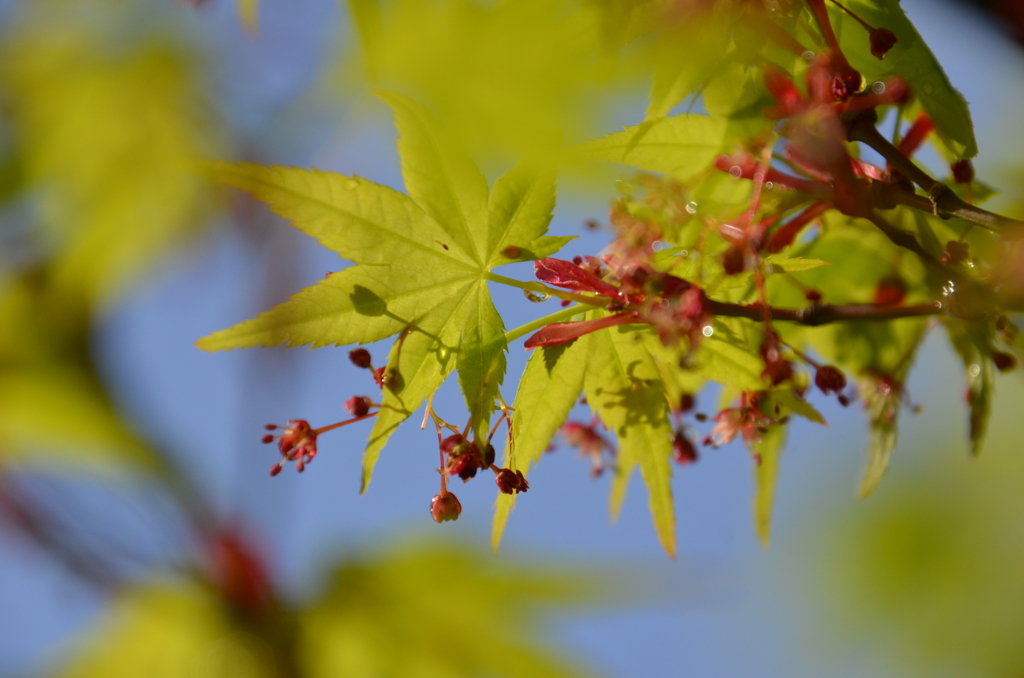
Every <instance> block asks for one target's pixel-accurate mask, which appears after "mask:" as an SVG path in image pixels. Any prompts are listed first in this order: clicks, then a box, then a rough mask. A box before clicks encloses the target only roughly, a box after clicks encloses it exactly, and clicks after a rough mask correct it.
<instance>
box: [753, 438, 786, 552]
mask: <svg viewBox="0 0 1024 678" xmlns="http://www.w3.org/2000/svg"><path fill="white" fill-rule="evenodd" d="M786 430H787V427H786V426H784V425H779V426H771V427H769V428H768V430H767V431H765V433H764V434H763V435H762V436H761V439H760V440H758V441H756V442H755V443H754V444H753V445H751V450H750V451H751V452H752V453H753V454H754V485H755V487H756V492H755V494H754V527H755V529H756V530H757V536H758V537H759V538H760V539H761V544H763V545H764V547H765V548H768V543H769V541H770V539H771V529H772V508H773V507H774V506H775V485H776V483H777V482H778V476H779V463H780V461H781V458H782V448H783V446H784V445H785V442H786Z"/></svg>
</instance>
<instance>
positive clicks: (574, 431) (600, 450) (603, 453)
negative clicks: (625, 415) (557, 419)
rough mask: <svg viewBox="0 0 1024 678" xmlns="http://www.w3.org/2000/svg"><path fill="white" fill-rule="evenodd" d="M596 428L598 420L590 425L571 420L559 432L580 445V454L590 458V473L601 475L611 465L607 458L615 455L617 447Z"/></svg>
mask: <svg viewBox="0 0 1024 678" xmlns="http://www.w3.org/2000/svg"><path fill="white" fill-rule="evenodd" d="M596 428H597V422H596V421H595V422H592V423H591V424H590V425H589V426H588V425H586V424H581V423H579V422H575V421H570V422H566V423H565V424H564V425H563V426H562V428H561V429H559V433H561V434H562V437H563V438H565V442H567V443H569V444H570V445H572V446H573V447H578V448H579V450H580V454H582V455H583V456H585V457H588V458H589V459H590V463H591V468H590V473H591V474H592V475H594V476H599V475H601V474H602V473H603V472H604V470H605V468H607V467H608V466H609V465H610V464H609V463H608V461H607V460H610V459H612V458H614V457H615V448H614V447H612V445H611V443H609V442H608V441H607V440H605V438H604V436H602V435H601V434H600V433H598V432H597V430H596Z"/></svg>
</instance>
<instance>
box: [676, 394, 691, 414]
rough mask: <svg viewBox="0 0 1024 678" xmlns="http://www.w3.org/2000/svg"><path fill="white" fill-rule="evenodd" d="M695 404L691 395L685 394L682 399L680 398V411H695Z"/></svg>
mask: <svg viewBox="0 0 1024 678" xmlns="http://www.w3.org/2000/svg"><path fill="white" fill-rule="evenodd" d="M694 402H695V401H694V399H693V396H692V395H691V394H689V393H684V394H683V395H682V397H680V398H679V411H680V412H689V411H690V410H692V409H693V405H694Z"/></svg>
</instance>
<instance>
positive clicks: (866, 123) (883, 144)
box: [848, 115, 1024, 238]
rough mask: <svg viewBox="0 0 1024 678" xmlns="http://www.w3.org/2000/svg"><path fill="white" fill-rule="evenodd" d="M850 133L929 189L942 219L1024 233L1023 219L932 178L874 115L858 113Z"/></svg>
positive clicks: (1014, 235) (932, 204) (919, 205)
mask: <svg viewBox="0 0 1024 678" xmlns="http://www.w3.org/2000/svg"><path fill="white" fill-rule="evenodd" d="M848 135H849V139H850V141H860V142H862V143H865V144H867V145H868V146H870V147H871V148H873V149H874V150H876V151H878V153H879V154H881V156H882V157H883V158H885V159H886V160H887V161H888V162H889V164H891V165H892V166H893V167H895V168H896V169H897V170H899V171H900V172H902V173H903V174H904V175H905V176H907V177H908V178H909V179H910V180H911V181H913V182H914V183H915V184H917V185H918V186H920V187H921V188H923V189H924V190H925V191H927V192H928V196H927V198H926V200H928V204H929V205H930V208H931V209H930V210H929V211H931V212H932V213H933V214H935V215H936V216H939V217H942V218H943V219H949V218H950V217H956V218H957V219H962V220H963V221H966V222H968V223H971V224H975V225H977V226H981V227H982V228H986V229H988V230H990V231H994V232H996V233H1000V234H1001V235H1005V236H1007V237H1010V238H1020V237H1024V221H1018V220H1017V219H1010V218H1009V217H1004V216H1001V215H999V214H994V213H992V212H989V211H988V210H985V209H982V208H980V207H975V206H974V205H970V204H968V203H966V202H964V201H963V200H961V199H960V196H958V195H957V194H956V193H954V192H953V189H951V188H950V187H949V186H947V185H946V184H944V183H942V182H940V181H936V180H935V179H933V178H932V177H931V176H930V175H929V174H928V173H927V172H925V171H924V170H923V169H921V168H920V167H918V166H917V164H915V163H914V162H913V161H912V160H911V159H910V158H908V157H907V156H905V155H904V154H903V153H901V152H900V150H899V149H898V148H896V147H895V146H893V145H892V143H891V142H890V141H889V140H888V139H886V138H885V137H883V136H882V134H881V133H880V132H879V131H878V129H876V128H875V121H874V120H872V116H869V115H868V116H858V117H857V118H855V119H854V120H852V121H851V122H850V123H849V126H848ZM894 196H895V197H897V199H902V204H906V205H910V206H911V207H915V208H917V209H922V208H923V203H922V202H921V200H919V199H911V198H909V196H906V195H903V196H899V194H898V193H896V194H894ZM915 196H916V194H915Z"/></svg>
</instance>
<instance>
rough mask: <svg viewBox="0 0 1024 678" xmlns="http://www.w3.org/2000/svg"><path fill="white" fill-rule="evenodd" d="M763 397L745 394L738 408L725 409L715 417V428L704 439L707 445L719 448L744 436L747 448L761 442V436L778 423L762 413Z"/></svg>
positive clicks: (755, 394)
mask: <svg viewBox="0 0 1024 678" xmlns="http://www.w3.org/2000/svg"><path fill="white" fill-rule="evenodd" d="M760 404H761V397H760V395H759V394H757V393H744V394H743V395H742V396H741V397H740V404H739V406H738V407H730V408H728V409H724V410H722V411H721V412H719V413H718V414H717V415H715V418H714V421H715V422H716V423H715V428H714V429H712V431H711V435H709V436H708V437H707V438H705V439H704V444H705V445H711V446H712V447H718V446H719V445H727V444H728V443H731V442H732V441H733V440H734V439H735V438H736V436H738V435H741V436H743V442H744V443H746V445H747V447H750V446H751V445H752V444H753V443H755V442H758V441H759V440H761V434H762V433H764V432H765V431H766V430H767V429H768V427H769V426H771V425H773V424H777V423H778V422H777V421H775V420H774V419H772V418H771V417H769V416H768V415H767V414H765V413H764V412H762V411H761V407H760Z"/></svg>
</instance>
